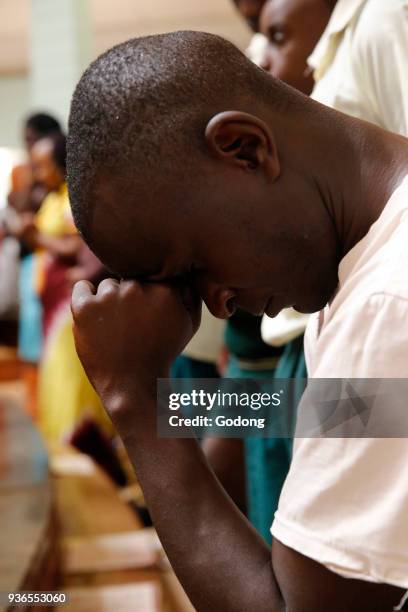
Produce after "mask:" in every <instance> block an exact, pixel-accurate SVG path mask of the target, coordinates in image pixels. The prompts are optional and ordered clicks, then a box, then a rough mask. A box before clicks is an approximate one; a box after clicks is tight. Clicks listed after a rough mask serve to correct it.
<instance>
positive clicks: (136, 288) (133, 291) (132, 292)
mask: <svg viewBox="0 0 408 612" xmlns="http://www.w3.org/2000/svg"><path fill="white" fill-rule="evenodd" d="M120 292H121V295H122V297H123V298H124V299H132V298H135V297H137V296H139V295H140V294H141V293H142V289H141V287H140V285H139V283H137V282H136V281H124V282H122V283H121V284H120Z"/></svg>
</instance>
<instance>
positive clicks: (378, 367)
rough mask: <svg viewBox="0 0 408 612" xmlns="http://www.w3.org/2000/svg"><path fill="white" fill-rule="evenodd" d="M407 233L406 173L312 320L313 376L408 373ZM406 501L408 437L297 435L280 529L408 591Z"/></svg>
mask: <svg viewBox="0 0 408 612" xmlns="http://www.w3.org/2000/svg"><path fill="white" fill-rule="evenodd" d="M407 236H408V177H406V178H405V180H404V181H403V183H402V184H401V185H400V187H399V188H398V189H397V190H396V191H395V192H394V194H393V195H392V197H391V198H390V200H389V201H388V203H387V205H386V207H385V208H384V210H383V212H382V213H381V215H380V217H379V219H378V220H377V221H376V222H375V223H374V224H373V225H372V226H371V228H370V230H369V232H368V233H367V234H366V236H365V237H364V238H363V239H362V240H361V241H360V242H358V243H357V244H356V245H355V246H354V247H353V248H352V249H351V251H349V253H347V255H346V256H345V257H344V258H343V260H342V261H341V263H340V267H339V279H340V282H339V288H338V291H337V293H336V295H335V297H334V298H333V300H332V302H331V304H330V305H329V306H327V307H326V308H325V309H324V311H322V313H316V314H315V315H312V316H311V318H310V322H309V324H308V328H307V331H306V338H305V351H306V361H307V367H308V372H309V376H310V377H311V378H316V379H330V378H342V379H356V378H358V379H385V378H387V379H396V378H402V379H408V324H407V322H408V282H407V280H408V272H407V271H408V240H407ZM306 393H307V391H306ZM305 403H306V402H305V401H304V399H302V401H301V403H300V406H299V412H298V422H301V421H302V419H303V418H305V419H306V420H307V416H308V415H307V414H306V415H305V414H304V410H305V408H306V405H305ZM379 408H380V413H381V417H382V419H383V422H384V423H387V422H388V421H387V419H388V415H387V404H386V403H384V402H383V403H382V404H381V403H380V404H379ZM404 415H406V417H405V416H404V424H405V422H406V419H408V413H407V410H406V399H405V413H404ZM407 508H408V439H407V438H396V437H393V438H381V437H377V438H375V437H358V438H357V437H350V438H345V437H341V438H338V437H309V438H308V437H299V438H297V439H296V440H295V445H294V454H293V461H292V465H291V467H290V470H289V474H288V476H287V479H286V481H285V484H284V487H283V490H282V494H281V498H280V501H279V508H278V511H277V512H276V515H275V520H274V522H273V525H272V534H273V536H274V537H276V538H277V539H278V540H280V541H281V542H283V543H284V544H286V545H287V546H289V547H290V548H293V549H294V550H297V551H298V552H300V553H302V554H304V555H306V556H308V557H310V558H311V559H314V560H315V561H317V562H319V563H320V564H322V565H324V566H326V567H327V568H328V569H329V570H331V571H333V572H335V573H337V574H339V575H341V576H343V577H345V578H356V579H360V580H365V581H369V582H377V583H386V584H391V585H395V586H399V587H402V588H404V589H408V512H407Z"/></svg>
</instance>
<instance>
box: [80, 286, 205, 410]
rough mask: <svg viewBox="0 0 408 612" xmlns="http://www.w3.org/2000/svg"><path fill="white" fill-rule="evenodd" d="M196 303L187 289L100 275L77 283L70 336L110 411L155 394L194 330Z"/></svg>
mask: <svg viewBox="0 0 408 612" xmlns="http://www.w3.org/2000/svg"><path fill="white" fill-rule="evenodd" d="M200 313H201V301H200V300H199V299H197V297H196V296H195V295H194V294H193V293H192V291H190V290H188V289H187V288H184V289H181V288H178V287H174V286H171V285H164V284H154V283H149V284H140V283H138V282H136V281H121V282H118V281H116V280H113V279H106V280H104V281H102V282H101V284H100V285H99V287H98V290H97V291H95V288H94V286H93V285H92V284H91V283H89V282H87V281H80V282H79V283H77V284H76V285H75V287H74V290H73V294H72V314H73V317H74V335H75V343H76V348H77V352H78V355H79V358H80V360H81V362H82V364H83V366H84V368H85V371H86V373H87V375H88V377H89V379H90V381H91V383H92V384H93V386H94V388H95V389H96V391H97V393H98V394H99V396H100V397H101V399H102V401H103V403H104V405H105V407H106V408H107V409H108V411H109V412H110V413H111V416H112V417H114V415H113V414H112V412H114V410H115V406H117V405H118V404H122V403H123V402H125V403H126V401H127V400H133V399H134V398H137V397H146V394H147V393H149V394H150V396H151V395H153V394H155V390H156V380H157V378H165V377H167V376H168V373H169V368H170V365H171V363H172V362H173V360H174V359H175V357H176V356H177V355H178V354H179V353H180V352H181V351H182V350H183V348H184V347H185V345H186V344H187V343H188V341H189V340H190V339H191V337H192V336H193V334H194V333H195V332H196V330H197V328H198V325H199V321H200Z"/></svg>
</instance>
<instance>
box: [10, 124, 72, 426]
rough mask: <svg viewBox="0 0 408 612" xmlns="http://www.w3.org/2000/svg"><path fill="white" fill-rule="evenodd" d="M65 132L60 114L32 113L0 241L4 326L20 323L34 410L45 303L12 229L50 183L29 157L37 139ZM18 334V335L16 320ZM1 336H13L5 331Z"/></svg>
mask: <svg viewBox="0 0 408 612" xmlns="http://www.w3.org/2000/svg"><path fill="white" fill-rule="evenodd" d="M58 133H61V126H60V124H59V122H58V121H57V119H55V118H54V117H52V116H51V115H48V114H46V113H35V114H33V115H30V116H29V117H28V118H27V119H26V121H25V122H24V129H23V139H24V144H25V150H26V154H27V161H26V162H25V163H22V164H19V165H17V166H15V167H14V168H13V170H12V173H11V191H10V193H9V196H8V207H7V208H6V209H5V211H4V218H3V224H4V225H3V241H2V243H1V245H0V329H1V328H3V329H5V330H6V331H7V330H10V329H14V328H15V329H16V332H15V342H16V343H17V342H18V348H19V357H20V359H21V360H22V363H23V367H22V375H23V378H24V380H25V384H26V389H27V402H26V403H27V408H28V410H29V412H30V414H32V415H35V413H36V380H37V363H38V360H39V357H40V351H41V342H42V340H41V338H42V334H41V317H42V312H41V304H40V301H39V298H38V295H37V292H36V290H35V287H34V285H33V278H34V271H33V264H34V259H33V257H32V254H31V252H30V250H29V249H28V248H27V247H26V246H25V245H24V244H23V243H20V242H19V240H18V238H16V237H15V236H14V235H13V234H15V233H16V234H17V235H18V234H19V233H20V232H21V228H20V219H21V218H20V213H26V212H27V213H35V212H36V211H37V210H38V209H39V207H40V205H41V203H42V201H43V199H44V197H45V196H46V195H47V192H48V191H47V187H46V186H45V185H44V184H42V183H41V182H39V181H38V180H36V178H35V177H34V175H33V171H32V166H31V162H30V154H31V150H32V148H33V146H34V145H35V143H36V142H37V141H38V140H40V139H42V138H44V137H46V136H49V135H51V134H58ZM18 319H19V323H18V340H17V320H18ZM0 335H2V337H0V342H1V341H4V340H5V338H6V339H7V338H8V337H9V335H10V334H9V333H7V334H6V335H5V334H1V332H0Z"/></svg>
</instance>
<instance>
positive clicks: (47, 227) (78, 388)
mask: <svg viewBox="0 0 408 612" xmlns="http://www.w3.org/2000/svg"><path fill="white" fill-rule="evenodd" d="M36 225H37V227H38V229H39V231H40V232H41V233H44V234H47V235H48V236H63V235H67V234H72V233H74V232H75V231H76V230H75V227H74V224H73V222H72V217H71V211H70V206H69V200H68V192H67V188H66V185H65V184H64V185H63V187H62V188H61V189H60V191H58V192H54V193H51V194H49V195H48V196H47V197H46V198H45V200H44V202H43V204H42V206H41V208H40V210H39V212H38V214H37V217H36ZM36 258H37V265H36V270H37V288H38V290H39V292H40V293H41V290H42V288H43V286H44V283H45V281H46V279H45V274H44V270H45V260H46V258H47V253H46V252H38V253H37V254H36ZM85 416H90V417H91V418H93V420H94V421H96V422H97V423H98V424H99V425H100V426H101V427H102V428H103V430H104V431H105V432H106V433H107V434H108V435H113V431H114V430H113V426H112V423H111V421H110V419H109V417H108V416H107V415H106V413H105V411H104V409H103V406H102V404H101V402H100V400H99V398H98V396H97V394H96V392H95V391H94V389H93V387H92V386H91V384H90V382H89V380H88V378H87V376H86V374H85V371H84V369H83V368H82V365H81V363H80V361H79V359H78V356H77V354H76V350H75V344H74V337H73V333H72V316H71V312H70V306H69V300H68V299H66V300H64V301H63V303H62V304H61V305H60V306H59V307H58V311H57V312H56V313H55V315H54V317H53V319H52V325H51V327H50V330H49V332H48V334H47V338H46V341H45V344H44V348H43V355H42V359H41V364H40V371H39V426H40V429H41V432H42V433H43V435H44V438H45V439H46V441H47V442H48V443H50V444H53V443H60V442H64V440H66V438H67V437H68V436H69V435H70V434H71V433H72V431H73V430H74V428H75V426H76V425H78V424H79V423H80V422H81V420H82V419H83V418H84V417H85Z"/></svg>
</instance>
